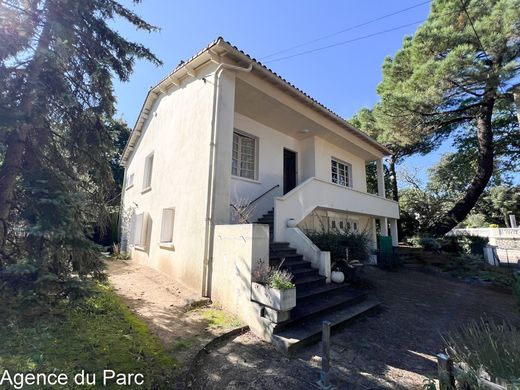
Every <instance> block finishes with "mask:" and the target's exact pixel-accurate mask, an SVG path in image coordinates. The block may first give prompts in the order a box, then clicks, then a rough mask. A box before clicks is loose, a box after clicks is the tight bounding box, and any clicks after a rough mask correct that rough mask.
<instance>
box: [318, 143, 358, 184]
mask: <svg viewBox="0 0 520 390" xmlns="http://www.w3.org/2000/svg"><path fill="white" fill-rule="evenodd" d="M314 153H315V156H316V160H315V164H316V168H315V169H316V173H315V176H316V177H317V178H318V179H323V180H326V181H331V177H332V171H331V166H330V160H331V158H332V157H334V158H336V159H339V160H341V161H343V162H346V163H349V164H350V165H351V167H352V170H351V174H352V177H351V183H352V188H353V189H355V190H358V191H363V192H367V178H366V162H365V160H364V159H362V158H360V157H358V156H356V155H354V154H352V153H350V152H349V151H346V150H344V149H341V148H338V147H337V146H336V145H333V144H331V143H329V142H327V141H325V140H324V139H321V138H317V137H316V139H315V152H314Z"/></svg>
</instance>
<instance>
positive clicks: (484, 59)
mask: <svg viewBox="0 0 520 390" xmlns="http://www.w3.org/2000/svg"><path fill="white" fill-rule="evenodd" d="M519 20H520V1H519V0H488V1H480V0H436V1H434V2H433V3H432V6H431V12H430V14H429V16H428V19H427V21H426V22H425V23H424V24H423V25H422V26H420V27H419V29H418V30H417V31H416V33H415V34H414V36H413V37H408V38H406V39H405V40H404V43H403V47H402V48H401V49H400V50H399V51H398V53H397V54H396V55H395V56H394V57H393V58H387V59H386V60H385V63H384V65H383V81H382V82H381V84H380V85H379V87H378V92H379V95H380V97H381V105H382V106H383V107H384V109H385V113H386V115H387V120H388V121H389V122H390V123H392V122H395V123H398V125H395V126H394V125H391V126H390V127H391V128H392V129H394V131H395V132H396V135H397V137H403V138H406V137H408V136H409V135H410V134H414V135H415V136H420V137H421V138H423V139H424V140H426V141H427V142H430V143H433V144H434V145H435V144H439V140H442V139H444V138H446V137H448V136H450V135H453V134H456V132H457V131H459V130H460V129H461V128H466V129H467V128H471V129H473V133H470V134H468V136H470V137H473V138H474V139H475V140H476V142H477V146H478V147H477V150H478V152H477V156H476V161H477V164H476V169H475V172H474V176H473V178H472V180H471V182H470V183H468V184H467V186H466V188H465V191H464V194H463V196H462V197H461V198H460V199H458V201H457V202H455V204H454V205H453V207H452V208H451V209H450V210H448V211H447V213H446V214H445V215H444V216H443V217H442V218H440V219H439V220H438V221H436V223H435V224H434V226H433V227H432V232H434V233H437V234H443V233H446V232H447V231H449V230H450V229H451V228H453V227H454V226H455V225H456V224H457V223H459V222H461V221H462V220H464V218H465V217H466V216H467V215H468V213H469V212H470V211H471V209H472V208H473V206H474V205H475V204H476V202H477V201H478V199H479V197H480V195H481V194H482V193H483V192H484V190H485V188H486V186H487V184H488V182H489V180H490V178H491V176H492V174H493V169H494V159H495V149H496V147H497V145H496V139H495V135H496V134H497V133H498V132H500V130H501V129H502V128H507V127H510V126H511V125H512V122H511V118H512V120H514V121H516V119H515V118H514V116H508V118H510V119H509V120H507V121H505V122H502V123H501V122H500V121H498V120H497V119H498V116H499V112H504V111H508V112H509V111H511V108H513V111H511V112H514V93H513V90H514V87H515V86H514V84H515V82H517V77H518V74H519V70H520V64H519V57H520V44H519V41H520V23H519ZM510 134H512V135H513V138H512V139H511V138H510V141H511V142H513V143H514V142H516V145H517V144H518V141H514V135H515V134H517V133H515V132H513V133H510ZM516 139H518V137H516ZM512 146H514V145H512Z"/></svg>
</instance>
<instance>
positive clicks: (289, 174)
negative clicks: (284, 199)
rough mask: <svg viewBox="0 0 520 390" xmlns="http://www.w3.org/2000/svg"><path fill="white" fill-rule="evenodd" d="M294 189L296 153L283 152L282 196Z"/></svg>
mask: <svg viewBox="0 0 520 390" xmlns="http://www.w3.org/2000/svg"><path fill="white" fill-rule="evenodd" d="M294 187H296V153H295V152H293V151H291V150H287V149H284V150H283V193H284V195H285V194H286V193H288V192H289V191H291V190H292V189H293V188H294Z"/></svg>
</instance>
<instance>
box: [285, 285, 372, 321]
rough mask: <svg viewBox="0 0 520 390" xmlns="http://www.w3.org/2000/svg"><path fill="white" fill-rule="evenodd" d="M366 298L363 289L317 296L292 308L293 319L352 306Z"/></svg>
mask: <svg viewBox="0 0 520 390" xmlns="http://www.w3.org/2000/svg"><path fill="white" fill-rule="evenodd" d="M365 298H366V294H365V293H364V292H361V291H343V292H342V291H339V292H336V293H332V294H329V295H324V296H321V297H320V296H315V297H314V298H312V299H310V300H309V301H307V302H306V303H305V304H304V305H298V302H297V303H296V307H295V308H294V309H292V310H291V319H292V320H293V321H298V320H300V319H305V320H308V319H310V318H314V317H316V316H318V315H320V314H323V313H327V312H329V311H337V310H339V309H342V308H344V307H345V306H352V305H355V304H357V303H359V302H361V301H363V300H364V299H365Z"/></svg>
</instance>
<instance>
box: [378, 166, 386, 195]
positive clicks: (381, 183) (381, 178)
mask: <svg viewBox="0 0 520 390" xmlns="http://www.w3.org/2000/svg"><path fill="white" fill-rule="evenodd" d="M376 170H377V194H378V195H379V196H381V197H383V198H386V192H385V170H384V164H383V159H382V158H380V159H379V160H377V161H376Z"/></svg>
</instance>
